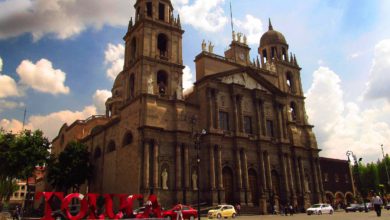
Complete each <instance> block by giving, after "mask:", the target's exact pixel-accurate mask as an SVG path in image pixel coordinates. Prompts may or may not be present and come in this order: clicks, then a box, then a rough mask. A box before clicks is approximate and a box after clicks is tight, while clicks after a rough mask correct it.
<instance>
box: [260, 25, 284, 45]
mask: <svg viewBox="0 0 390 220" xmlns="http://www.w3.org/2000/svg"><path fill="white" fill-rule="evenodd" d="M272 44H284V45H288V44H287V41H286V38H285V37H284V36H283V34H282V33H280V32H279V31H275V30H274V28H273V27H272V24H271V19H270V20H269V27H268V31H267V32H265V33H264V34H263V36H261V38H260V47H264V46H267V45H272Z"/></svg>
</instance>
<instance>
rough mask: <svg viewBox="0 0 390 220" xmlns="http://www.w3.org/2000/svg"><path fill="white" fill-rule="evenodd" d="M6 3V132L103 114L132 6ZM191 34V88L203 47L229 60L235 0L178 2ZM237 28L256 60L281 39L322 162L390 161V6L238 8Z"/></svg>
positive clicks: (186, 41)
mask: <svg viewBox="0 0 390 220" xmlns="http://www.w3.org/2000/svg"><path fill="white" fill-rule="evenodd" d="M98 2H99V3H97V2H96V1H95V0H0V58H1V60H2V62H1V63H2V65H0V66H2V67H0V126H2V127H3V128H4V129H9V130H13V131H17V130H20V129H21V126H22V120H23V111H24V109H25V108H27V119H26V127H27V128H32V129H42V130H43V131H44V132H45V133H46V134H47V135H48V136H49V137H50V138H53V137H54V136H55V135H56V134H57V132H58V129H59V127H60V126H61V125H62V124H63V123H71V122H72V121H74V120H76V119H83V118H86V117H88V116H90V115H91V114H98V113H104V101H105V99H106V98H107V97H109V96H110V92H109V90H110V89H111V86H112V83H113V78H114V77H115V73H116V74H117V73H118V72H119V71H120V68H121V65H122V62H123V40H122V37H123V36H124V34H125V33H126V31H127V24H128V21H129V19H130V17H131V16H133V13H134V10H133V7H132V6H133V4H134V1H131V0H99V1H98ZM172 2H173V4H174V7H175V9H176V11H175V13H179V14H180V16H181V21H182V26H183V29H184V30H185V34H184V36H183V47H184V48H183V50H184V51H183V59H184V63H185V65H186V66H187V68H186V69H185V74H184V80H183V82H184V83H185V86H186V87H188V86H189V85H191V83H192V82H193V77H192V74H193V73H194V72H195V68H194V63H193V60H194V57H195V56H196V55H197V54H198V53H199V52H200V50H201V47H200V45H201V42H202V40H203V39H205V40H206V41H211V42H213V43H214V44H215V53H217V54H220V55H222V54H223V51H224V50H225V49H226V48H227V47H228V45H229V43H230V41H231V30H230V17H229V16H230V12H229V1H228V0H175V1H172ZM231 2H232V5H233V17H234V24H235V26H234V28H235V30H236V31H240V32H243V33H244V34H246V35H247V36H248V41H249V44H250V47H251V48H252V50H251V56H252V57H255V56H256V55H257V47H258V44H259V40H260V37H261V35H262V34H263V33H264V32H265V31H266V30H267V29H268V18H269V17H270V18H271V19H272V23H273V27H274V29H276V30H278V31H280V32H282V33H283V34H284V35H285V37H286V39H287V42H288V43H289V46H290V48H289V50H290V52H293V53H295V54H296V56H297V59H298V62H299V64H300V66H301V67H302V68H303V69H302V72H301V77H302V83H303V88H304V91H305V94H306V96H307V99H306V108H307V113H308V115H309V120H310V122H311V123H312V124H313V125H315V126H316V127H315V133H316V136H317V141H318V146H319V148H321V149H323V151H322V153H321V155H322V156H329V157H336V158H345V151H347V150H353V151H354V152H355V153H356V154H358V155H362V156H363V157H364V159H365V161H366V162H369V161H375V160H377V159H378V158H379V157H380V145H381V144H384V146H385V150H386V151H387V152H390V105H389V100H390V87H389V86H388V85H389V84H390V74H388V73H390V30H389V24H390V3H389V1H386V0H321V1H320V0H311V1H307V0H296V1H284V0H275V1H263V0H232V1H231Z"/></svg>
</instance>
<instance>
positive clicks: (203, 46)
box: [202, 40, 207, 51]
mask: <svg viewBox="0 0 390 220" xmlns="http://www.w3.org/2000/svg"><path fill="white" fill-rule="evenodd" d="M206 46H207V44H206V41H205V40H203V41H202V51H206Z"/></svg>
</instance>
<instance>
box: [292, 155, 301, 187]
mask: <svg viewBox="0 0 390 220" xmlns="http://www.w3.org/2000/svg"><path fill="white" fill-rule="evenodd" d="M293 162H294V167H295V169H296V172H295V178H296V180H297V185H296V187H297V192H298V193H299V194H301V193H302V185H301V175H300V173H301V169H300V167H299V164H298V161H297V158H296V157H294V159H293Z"/></svg>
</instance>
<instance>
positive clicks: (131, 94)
mask: <svg viewBox="0 0 390 220" xmlns="http://www.w3.org/2000/svg"><path fill="white" fill-rule="evenodd" d="M129 87H130V98H134V74H131V76H130V79H129Z"/></svg>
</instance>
